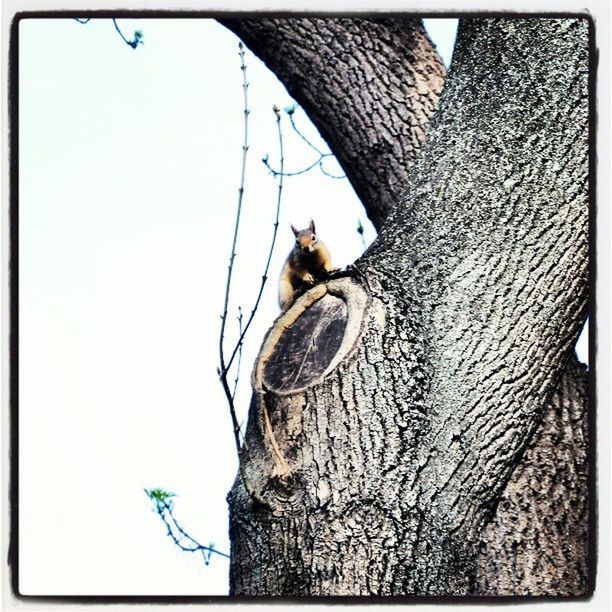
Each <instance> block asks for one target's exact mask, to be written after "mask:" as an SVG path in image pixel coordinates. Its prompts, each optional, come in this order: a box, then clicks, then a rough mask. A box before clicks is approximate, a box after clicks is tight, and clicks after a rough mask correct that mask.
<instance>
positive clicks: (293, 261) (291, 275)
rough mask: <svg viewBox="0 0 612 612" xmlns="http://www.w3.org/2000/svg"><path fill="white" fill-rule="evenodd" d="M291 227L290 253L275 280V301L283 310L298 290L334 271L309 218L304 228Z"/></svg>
mask: <svg viewBox="0 0 612 612" xmlns="http://www.w3.org/2000/svg"><path fill="white" fill-rule="evenodd" d="M291 229H292V231H293V233H294V235H295V245H294V247H293V249H292V250H291V253H289V256H288V257H287V260H286V261H285V265H284V266H283V270H282V272H281V275H280V279H279V282H278V301H279V304H280V307H281V310H283V311H285V310H287V309H288V308H289V306H291V304H293V301H294V300H295V298H296V297H297V295H296V294H297V293H298V292H299V291H300V290H303V289H305V288H307V287H309V286H312V285H314V284H315V283H316V282H318V281H321V280H324V279H325V278H327V277H328V276H329V274H330V273H331V272H333V268H332V263H331V254H330V252H329V249H328V248H327V247H326V246H325V244H323V242H321V241H320V240H319V239H318V238H317V235H316V234H315V224H314V221H313V220H312V219H311V220H310V224H309V225H308V227H307V228H306V229H303V230H297V229H296V228H295V227H294V226H293V225H291Z"/></svg>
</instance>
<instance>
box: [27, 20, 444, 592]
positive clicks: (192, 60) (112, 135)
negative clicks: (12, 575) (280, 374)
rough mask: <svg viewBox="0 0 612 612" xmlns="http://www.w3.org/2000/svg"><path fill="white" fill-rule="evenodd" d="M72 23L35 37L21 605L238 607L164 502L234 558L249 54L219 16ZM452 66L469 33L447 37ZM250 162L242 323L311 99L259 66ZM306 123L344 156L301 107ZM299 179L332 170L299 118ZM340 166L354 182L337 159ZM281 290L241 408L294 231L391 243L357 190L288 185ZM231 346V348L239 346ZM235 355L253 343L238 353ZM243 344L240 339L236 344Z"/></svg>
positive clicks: (251, 74)
mask: <svg viewBox="0 0 612 612" xmlns="http://www.w3.org/2000/svg"><path fill="white" fill-rule="evenodd" d="M119 24H120V26H121V28H122V29H123V31H124V32H125V33H126V35H127V36H129V37H131V35H132V33H133V31H134V30H135V29H140V30H142V31H143V32H144V43H145V44H144V45H143V46H140V47H138V49H136V50H132V49H130V48H129V47H128V46H127V45H125V44H124V43H123V42H122V41H121V39H120V38H119V36H118V35H117V34H116V32H115V30H114V28H113V25H112V22H111V20H108V19H104V20H92V21H91V22H90V23H88V24H86V25H80V24H78V23H76V22H75V21H73V20H69V19H53V20H25V21H22V22H21V25H20V32H19V36H20V56H19V57H20V60H19V61H20V68H19V87H20V89H19V96H20V115H19V118H20V123H19V137H20V149H19V155H20V159H19V162H20V168H19V169H20V184H19V188H20V204H19V206H20V210H19V213H20V229H19V245H20V254H19V255H20V269H19V272H20V287H19V290H20V311H19V317H20V329H19V334H20V336H19V341H20V344H19V359H20V364H19V365H20V387H19V399H20V430H19V434H20V439H19V452H20V464H19V469H20V507H19V512H20V515H19V516H20V534H19V535H20V539H19V545H20V589H21V591H22V592H23V593H24V594H48V595H50V594H62V595H69V594H74V595H76V594H87V595H101V594H136V595H142V594H152V595H162V594H194V595H203V594H225V593H226V592H227V581H228V563H227V561H226V560H224V559H221V558H213V560H212V562H211V564H210V565H209V566H207V567H206V566H204V564H203V563H202V561H201V559H200V558H199V557H196V556H191V555H188V554H185V553H181V552H180V551H179V550H178V549H177V548H176V547H175V546H174V545H173V544H172V542H171V541H170V539H169V538H167V537H166V536H165V533H164V528H163V524H162V523H161V521H160V520H159V518H158V517H157V516H156V515H155V514H154V513H153V512H152V505H151V503H150V501H149V500H148V499H147V497H146V496H145V494H144V492H143V487H147V488H150V487H163V488H165V489H167V490H170V491H173V492H175V493H176V494H177V497H176V499H175V508H176V516H177V518H178V519H179V520H180V521H182V523H183V525H184V527H186V528H187V530H188V531H189V532H190V533H192V534H193V535H194V537H196V538H198V539H200V540H201V541H203V542H209V541H214V542H215V545H216V547H217V548H219V549H220V550H223V551H229V542H228V537H227V528H228V527H227V506H226V501H225V496H226V494H227V492H228V490H229V488H230V487H231V484H232V481H233V479H234V476H235V474H236V457H235V449H234V444H233V438H232V433H231V425H230V420H229V416H228V414H227V408H226V403H225V400H224V397H223V395H222V392H221V388H220V385H219V382H218V379H217V376H216V367H217V364H218V356H217V344H218V333H219V322H220V319H219V317H220V314H221V309H222V297H223V289H224V283H225V274H226V269H227V261H228V256H229V252H230V242H231V231H232V227H233V217H234V214H235V207H236V201H237V192H238V184H239V173H240V160H241V146H242V88H241V77H242V75H241V71H240V67H239V66H240V64H239V57H238V39H237V38H236V37H235V36H234V35H233V34H231V33H230V32H229V31H227V30H225V29H224V28H223V27H221V26H220V25H218V24H217V23H216V22H214V21H210V20H197V19H190V20H182V19H181V20H179V19H172V20H159V19H155V20H137V21H136V20H126V19H123V20H120V21H119ZM427 27H428V29H429V31H430V32H431V34H432V36H433V37H435V41H436V44H437V45H438V48H439V50H440V52H441V53H442V55H443V57H444V58H445V61H446V62H447V63H448V62H449V61H450V54H451V50H452V43H453V39H454V33H455V28H456V21H455V20H448V19H445V20H427ZM246 62H247V66H248V68H247V71H248V79H249V83H250V86H249V99H250V102H249V107H250V110H251V115H250V127H249V130H250V138H249V141H250V142H249V144H250V152H249V165H248V168H247V179H246V189H245V201H244V212H243V218H242V225H241V230H240V242H239V247H238V255H237V259H236V270H235V278H234V288H235V293H234V294H233V296H232V302H231V306H230V330H231V333H230V336H231V337H234V338H235V336H236V331H237V322H236V315H237V308H238V306H239V305H240V306H241V307H242V309H243V310H244V311H245V312H248V311H250V307H251V305H252V303H253V300H254V298H255V296H256V294H257V290H258V286H259V281H260V277H261V273H262V269H263V264H264V261H265V257H266V255H267V251H268V245H269V241H270V238H271V233H272V223H273V218H274V207H275V203H276V186H277V183H276V180H275V179H274V178H273V177H272V176H271V175H270V173H269V172H268V171H267V170H266V169H265V167H264V166H263V164H262V162H261V158H262V157H263V156H264V155H266V154H267V155H269V158H270V163H271V164H272V165H278V163H277V159H278V143H277V139H276V131H275V120H274V114H273V112H272V106H273V105H274V104H276V105H278V106H279V107H280V108H285V107H287V106H289V105H290V104H292V100H291V98H290V97H289V96H288V94H287V93H286V91H285V90H284V88H283V87H282V86H281V85H280V84H279V82H278V81H277V80H276V78H275V77H274V75H272V74H271V73H270V72H269V71H268V70H267V69H266V68H265V66H264V65H263V64H262V63H261V62H260V61H259V60H257V59H256V58H255V57H254V56H253V55H252V54H251V53H250V52H248V51H247V59H246ZM296 120H297V122H298V124H299V125H300V126H301V127H302V128H303V130H304V132H305V133H306V134H307V135H308V136H309V137H311V138H312V139H314V140H315V141H316V142H317V143H318V144H319V146H322V147H325V144H324V143H323V142H322V141H321V140H320V138H319V137H318V135H317V133H316V130H315V129H314V128H313V127H312V125H311V124H310V123H309V121H308V119H307V118H306V116H305V114H304V113H303V112H302V111H300V110H298V111H297V113H296ZM284 136H285V169H286V170H287V171H292V170H295V169H299V168H303V167H304V166H306V165H308V164H309V163H311V162H312V161H313V160H314V154H313V153H312V152H311V151H309V150H308V149H307V148H305V147H304V145H303V143H301V141H300V140H299V138H298V137H297V136H295V135H294V134H292V133H291V130H290V128H289V124H288V122H287V121H286V120H285V121H284ZM328 168H329V170H330V171H336V172H337V171H339V170H338V168H337V166H335V164H334V162H333V160H332V161H330V164H329V166H328ZM283 192H284V193H283V203H282V212H281V224H280V230H279V239H278V243H277V247H276V249H275V252H274V258H273V262H272V267H271V271H270V281H269V283H268V286H267V287H266V291H265V294H264V298H263V302H262V306H261V309H260V312H259V313H258V315H257V317H256V320H255V324H254V325H253V328H252V331H251V333H250V335H249V340H248V343H247V346H246V348H245V353H244V357H243V363H244V368H243V372H242V383H241V385H240V387H239V392H238V398H237V405H238V408H239V418H240V419H244V418H245V417H246V412H247V407H248V402H249V399H250V394H249V376H250V370H251V365H252V363H253V359H254V355H255V353H256V351H257V349H258V347H259V344H260V341H261V338H262V336H263V334H264V333H265V331H266V329H267V328H268V327H269V325H270V323H271V322H272V320H273V318H274V317H275V316H276V314H277V312H278V308H277V304H276V299H277V298H276V290H277V287H276V279H277V277H278V274H279V272H280V269H281V266H282V264H283V261H284V259H285V257H286V255H287V253H288V251H289V250H290V248H291V245H292V242H293V236H292V234H291V232H290V230H289V223H290V222H293V223H294V224H295V225H297V226H301V227H304V226H305V225H306V224H307V222H308V220H309V219H310V218H311V217H312V218H314V219H315V220H316V223H317V231H318V234H319V236H320V237H321V239H322V240H324V241H325V242H326V243H327V245H328V246H329V248H330V249H331V251H332V254H333V255H334V260H335V261H334V264H335V265H337V266H344V265H346V264H348V263H350V262H351V261H353V260H354V259H355V258H356V257H358V256H359V255H360V254H361V252H362V250H363V247H362V244H361V239H360V237H359V235H358V234H357V232H356V227H357V224H358V221H359V220H361V222H362V223H363V224H364V225H365V227H366V233H365V237H366V241H367V242H368V243H369V242H371V241H372V240H373V239H374V236H375V233H374V230H373V229H372V227H371V225H370V224H369V222H367V220H366V217H365V213H364V211H363V208H362V207H361V205H360V203H359V201H358V199H357V197H356V196H355V194H354V193H353V191H352V189H351V187H350V185H349V183H348V181H347V180H333V179H330V178H328V177H326V176H324V175H322V174H321V173H320V172H318V171H316V170H315V171H312V172H310V173H308V174H306V175H303V176H299V177H294V178H287V179H286V180H285V184H284V190H283ZM231 337H230V338H229V340H230V341H231V339H232V338H231ZM230 344H231V342H230ZM228 346H229V344H228Z"/></svg>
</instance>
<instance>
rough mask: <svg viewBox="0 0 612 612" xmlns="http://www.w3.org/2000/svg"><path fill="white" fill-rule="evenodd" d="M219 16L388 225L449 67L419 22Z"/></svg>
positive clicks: (375, 216) (374, 215)
mask: <svg viewBox="0 0 612 612" xmlns="http://www.w3.org/2000/svg"><path fill="white" fill-rule="evenodd" d="M221 23H222V24H223V25H225V26H226V27H227V28H229V29H230V30H232V31H233V32H234V33H236V34H237V35H238V36H239V37H240V38H241V39H242V40H243V41H244V42H245V43H246V44H247V46H248V47H250V48H251V50H253V51H254V52H255V53H256V54H257V55H258V56H259V57H260V58H261V59H262V60H263V61H264V62H265V63H266V65H267V66H268V67H269V68H270V69H271V70H272V71H273V72H274V73H275V74H276V75H277V77H278V78H279V79H280V80H281V82H282V83H283V84H284V85H285V87H286V88H287V91H288V92H289V94H290V95H291V96H293V97H294V98H295V100H296V101H297V102H298V103H299V104H300V106H302V107H303V108H304V110H305V111H306V112H307V113H308V116H309V117H310V119H311V120H312V121H313V123H314V124H315V125H316V126H317V128H318V130H319V132H320V133H321V135H322V136H323V138H325V140H326V142H327V143H328V145H329V146H330V148H331V149H332V151H333V152H334V153H335V155H336V157H337V159H338V162H339V163H340V165H341V166H342V168H343V170H344V172H345V174H346V175H347V177H348V178H349V180H350V182H351V185H352V186H353V188H354V189H355V191H356V192H357V195H358V196H359V197H360V199H361V200H362V201H363V202H364V203H367V204H365V205H366V206H367V207H368V216H369V217H370V219H371V221H372V223H373V224H374V226H375V227H376V228H377V229H380V227H381V226H382V223H383V221H384V219H385V217H386V215H387V213H388V211H389V210H390V209H391V207H392V206H393V205H394V204H395V202H397V199H398V197H399V194H400V193H401V191H402V190H403V188H404V187H405V180H406V168H407V165H406V164H408V165H410V164H412V163H413V162H414V160H415V158H416V155H417V152H418V150H419V148H420V146H421V144H422V143H423V141H424V139H425V133H426V127H427V124H428V122H429V120H430V118H431V116H432V115H433V113H434V111H435V109H436V105H437V99H438V95H439V93H440V90H441V89H442V84H443V81H444V75H445V73H446V71H445V68H444V66H443V64H442V62H441V61H440V59H439V57H438V54H437V53H436V51H435V49H434V48H433V46H432V44H431V43H430V41H429V39H428V37H427V35H426V33H425V31H424V30H423V27H422V25H421V24H420V21H419V20H417V19H361V18H358V19H357V18H355V19H330V18H325V19H313V18H303V19H301V18H300V19H298V18H292V19H223V20H221ZM398 57H399V58H401V60H400V61H398ZM313 76H314V77H315V78H313ZM407 101H409V103H407Z"/></svg>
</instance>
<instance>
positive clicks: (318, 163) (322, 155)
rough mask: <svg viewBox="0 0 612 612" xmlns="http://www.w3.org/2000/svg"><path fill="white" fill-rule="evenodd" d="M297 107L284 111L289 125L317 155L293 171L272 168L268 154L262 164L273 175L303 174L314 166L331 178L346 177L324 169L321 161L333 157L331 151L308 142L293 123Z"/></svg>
mask: <svg viewBox="0 0 612 612" xmlns="http://www.w3.org/2000/svg"><path fill="white" fill-rule="evenodd" d="M296 108H297V105H295V104H294V105H293V106H290V107H288V108H286V109H285V112H286V113H287V115H288V116H289V122H290V123H291V127H292V128H293V131H294V132H295V133H296V134H297V135H298V136H299V137H300V138H301V139H302V140H303V141H304V143H305V144H306V145H307V146H308V147H309V148H310V149H312V150H313V151H314V152H315V153H316V154H317V155H318V156H319V157H318V158H317V159H316V160H315V161H314V162H313V163H312V164H310V165H309V166H306V168H303V169H302V170H296V171H294V172H283V169H282V168H281V169H280V170H275V169H274V168H272V166H270V163H269V161H268V156H267V155H265V156H264V157H263V158H262V160H261V161H262V162H263V163H264V165H265V166H266V168H267V169H268V170H269V171H270V172H271V173H272V175H273V176H275V177H276V176H299V175H300V174H305V173H306V172H310V170H312V169H313V168H315V167H316V166H318V167H319V170H320V171H321V172H322V173H323V174H325V176H328V177H330V178H333V179H344V178H346V175H345V174H342V175H338V174H332V173H331V172H329V171H328V170H326V169H325V167H324V166H323V162H324V161H325V159H327V158H329V157H331V158H334V159H335V157H334V155H333V153H323V151H321V150H320V149H319V148H318V147H317V146H315V145H314V144H313V143H312V142H310V140H308V138H306V136H305V135H304V134H303V133H302V132H301V131H300V129H299V128H298V126H297V125H296V123H295V119H294V118H293V117H294V114H295V109H296Z"/></svg>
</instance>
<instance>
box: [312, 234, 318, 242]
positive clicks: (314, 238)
mask: <svg viewBox="0 0 612 612" xmlns="http://www.w3.org/2000/svg"><path fill="white" fill-rule="evenodd" d="M316 239H317V237H316V236H315V235H314V234H313V235H312V241H313V242H315V241H316Z"/></svg>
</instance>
